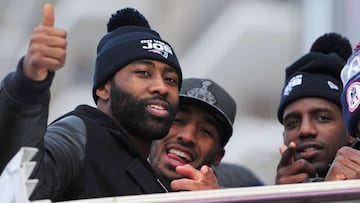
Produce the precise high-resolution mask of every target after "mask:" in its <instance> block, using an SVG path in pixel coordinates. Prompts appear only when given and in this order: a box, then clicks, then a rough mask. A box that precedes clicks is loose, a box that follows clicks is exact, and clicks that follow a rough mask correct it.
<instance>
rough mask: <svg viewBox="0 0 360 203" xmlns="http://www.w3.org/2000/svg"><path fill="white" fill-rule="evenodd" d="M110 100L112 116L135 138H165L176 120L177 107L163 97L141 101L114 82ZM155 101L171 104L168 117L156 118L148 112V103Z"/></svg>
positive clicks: (112, 82)
mask: <svg viewBox="0 0 360 203" xmlns="http://www.w3.org/2000/svg"><path fill="white" fill-rule="evenodd" d="M110 98H111V102H110V103H111V104H110V108H111V112H112V116H113V117H114V118H115V120H116V121H117V122H118V123H120V124H121V125H122V126H123V127H124V128H125V129H126V130H127V131H129V132H130V133H131V134H132V135H133V136H137V137H139V138H142V139H147V140H157V139H162V138H164V137H165V136H166V135H167V133H168V132H169V129H170V127H171V125H172V123H173V120H174V118H175V113H176V106H173V105H171V104H169V102H167V101H166V100H165V99H164V98H163V97H162V96H157V97H153V98H147V99H139V98H136V97H133V96H132V95H131V94H130V93H128V92H126V91H125V90H123V89H121V88H120V87H118V86H116V84H115V82H114V81H113V80H112V81H111V90H110ZM154 99H159V100H163V101H166V102H167V103H168V104H169V105H168V106H169V109H168V111H169V114H168V116H166V117H156V116H154V115H152V114H150V113H149V112H148V111H147V110H146V106H147V104H148V101H149V100H154Z"/></svg>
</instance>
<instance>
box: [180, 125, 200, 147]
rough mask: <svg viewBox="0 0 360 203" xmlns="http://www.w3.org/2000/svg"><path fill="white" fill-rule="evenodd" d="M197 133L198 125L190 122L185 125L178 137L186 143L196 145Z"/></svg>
mask: <svg viewBox="0 0 360 203" xmlns="http://www.w3.org/2000/svg"><path fill="white" fill-rule="evenodd" d="M196 133H197V128H196V125H195V124H191V123H189V124H187V125H186V126H183V128H182V130H181V131H180V132H179V133H178V134H177V139H178V140H181V141H182V142H183V143H184V144H187V145H194V144H195V142H196Z"/></svg>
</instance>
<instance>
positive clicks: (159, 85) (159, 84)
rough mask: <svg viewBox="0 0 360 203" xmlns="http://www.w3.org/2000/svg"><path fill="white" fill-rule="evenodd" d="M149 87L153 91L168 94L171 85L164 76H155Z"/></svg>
mask: <svg viewBox="0 0 360 203" xmlns="http://www.w3.org/2000/svg"><path fill="white" fill-rule="evenodd" d="M149 89H150V92H151V93H156V94H160V95H167V94H168V90H169V87H168V85H167V84H166V82H165V80H164V78H163V77H162V76H156V77H154V79H153V81H152V83H151V86H150V88H149Z"/></svg>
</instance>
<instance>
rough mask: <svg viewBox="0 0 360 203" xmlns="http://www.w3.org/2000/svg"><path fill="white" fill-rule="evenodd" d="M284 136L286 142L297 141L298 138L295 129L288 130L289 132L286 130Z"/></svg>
mask: <svg viewBox="0 0 360 203" xmlns="http://www.w3.org/2000/svg"><path fill="white" fill-rule="evenodd" d="M283 138H284V144H286V145H287V144H289V143H290V142H291V141H295V140H296V132H295V131H294V130H293V131H287V132H284V135H283Z"/></svg>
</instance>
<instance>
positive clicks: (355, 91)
mask: <svg viewBox="0 0 360 203" xmlns="http://www.w3.org/2000/svg"><path fill="white" fill-rule="evenodd" d="M346 103H347V105H348V110H349V111H350V112H354V111H355V110H356V109H357V108H358V107H359V104H360V82H353V83H352V84H350V85H349V87H348V88H347V89H346Z"/></svg>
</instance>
